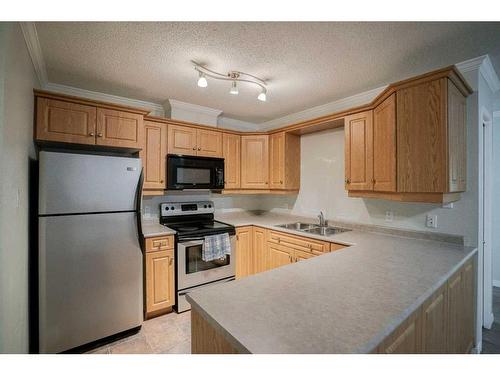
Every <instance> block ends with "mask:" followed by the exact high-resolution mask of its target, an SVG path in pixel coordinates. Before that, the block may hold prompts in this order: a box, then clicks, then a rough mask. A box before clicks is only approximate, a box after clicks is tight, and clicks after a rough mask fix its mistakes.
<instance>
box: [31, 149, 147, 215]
mask: <svg viewBox="0 0 500 375" xmlns="http://www.w3.org/2000/svg"><path fill="white" fill-rule="evenodd" d="M141 169H142V165H141V160H140V159H137V158H126V157H115V156H101V155H85V154H72V153H61V152H50V151H42V152H40V167H39V172H40V174H39V175H40V177H39V205H38V213H39V215H53V214H71V213H90V212H108V211H133V210H136V192H137V189H138V184H139V178H140V174H141Z"/></svg>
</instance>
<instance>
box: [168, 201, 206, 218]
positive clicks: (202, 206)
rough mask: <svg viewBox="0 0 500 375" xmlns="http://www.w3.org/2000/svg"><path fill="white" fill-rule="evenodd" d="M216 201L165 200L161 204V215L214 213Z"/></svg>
mask: <svg viewBox="0 0 500 375" xmlns="http://www.w3.org/2000/svg"><path fill="white" fill-rule="evenodd" d="M214 212H215V208H214V202H211V201H203V202H165V203H161V204H160V214H161V216H180V215H193V214H213V213H214Z"/></svg>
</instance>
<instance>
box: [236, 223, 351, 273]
mask: <svg viewBox="0 0 500 375" xmlns="http://www.w3.org/2000/svg"><path fill="white" fill-rule="evenodd" d="M345 247H346V246H345V245H341V244H337V243H333V242H332V243H330V242H326V241H319V240H315V239H311V238H307V237H302V236H296V235H292V234H289V233H283V232H280V231H276V230H269V229H264V228H261V227H257V226H245V227H240V228H237V229H236V278H237V279H239V278H241V277H245V276H249V275H253V274H255V273H259V272H264V271H267V270H271V269H273V268H277V267H281V266H285V265H287V264H291V263H295V262H298V261H299V260H304V259H309V258H312V257H314V256H318V255H323V254H326V253H329V252H332V251H336V250H340V249H343V248H345Z"/></svg>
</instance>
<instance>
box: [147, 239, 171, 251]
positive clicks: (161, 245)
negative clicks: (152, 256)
mask: <svg viewBox="0 0 500 375" xmlns="http://www.w3.org/2000/svg"><path fill="white" fill-rule="evenodd" d="M173 248H174V236H165V237H152V238H146V252H151V251H159V250H170V249H173Z"/></svg>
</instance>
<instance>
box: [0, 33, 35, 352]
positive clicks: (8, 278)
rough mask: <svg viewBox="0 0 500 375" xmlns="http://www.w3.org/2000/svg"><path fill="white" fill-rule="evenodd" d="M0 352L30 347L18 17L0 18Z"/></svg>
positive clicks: (26, 117)
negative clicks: (8, 20) (12, 19)
mask: <svg viewBox="0 0 500 375" xmlns="http://www.w3.org/2000/svg"><path fill="white" fill-rule="evenodd" d="M0 51H1V52H0V266H1V269H0V353H26V352H28V202H29V199H28V197H29V195H28V194H29V181H28V171H29V170H28V167H29V160H30V159H31V158H34V157H35V149H34V146H33V88H34V87H38V81H37V79H36V76H35V73H34V69H33V65H32V63H31V60H30V56H29V54H28V51H27V48H26V44H25V42H24V39H23V35H22V32H21V29H20V27H19V25H18V24H17V23H0Z"/></svg>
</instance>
